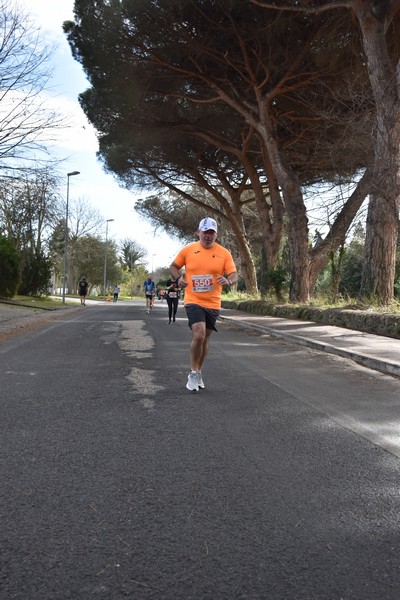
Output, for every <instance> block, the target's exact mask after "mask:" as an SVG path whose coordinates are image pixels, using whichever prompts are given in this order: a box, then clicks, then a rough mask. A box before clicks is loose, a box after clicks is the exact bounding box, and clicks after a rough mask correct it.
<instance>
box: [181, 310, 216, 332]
mask: <svg viewBox="0 0 400 600" xmlns="http://www.w3.org/2000/svg"><path fill="white" fill-rule="evenodd" d="M185 309H186V314H187V318H188V320H189V327H190V328H191V327H192V325H193V324H194V323H205V324H206V329H212V330H213V331H218V330H217V328H216V327H215V323H216V321H217V318H218V315H219V310H214V309H212V308H204V307H203V306H199V305H198V304H185Z"/></svg>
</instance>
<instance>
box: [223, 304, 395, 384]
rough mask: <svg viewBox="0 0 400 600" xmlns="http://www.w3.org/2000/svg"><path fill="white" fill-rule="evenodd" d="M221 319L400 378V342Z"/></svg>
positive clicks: (239, 317) (242, 316)
mask: <svg viewBox="0 0 400 600" xmlns="http://www.w3.org/2000/svg"><path fill="white" fill-rule="evenodd" d="M220 318H221V319H222V320H226V321H228V322H231V323H234V324H235V325H237V326H239V327H243V328H246V329H252V330H256V331H259V332H260V333H264V334H266V335H270V336H272V337H275V338H280V339H284V340H286V341H288V342H292V343H295V344H301V345H303V346H308V347H310V348H314V349H315V350H320V351H322V352H328V353H330V354H336V355H337V356H341V357H343V358H348V359H350V360H353V361H354V362H356V363H358V364H360V365H363V366H365V367H369V368H370V369H375V370H377V371H381V372H382V373H387V374H389V375H395V376H397V377H400V340H397V339H393V338H389V337H384V336H380V335H374V334H369V333H363V332H361V331H354V330H352V329H345V328H343V327H333V326H331V325H321V324H320V323H313V322H310V321H299V320H297V319H296V320H290V319H281V318H277V317H268V316H261V315H255V314H252V313H247V312H243V311H238V310H231V309H222V310H221V316H220Z"/></svg>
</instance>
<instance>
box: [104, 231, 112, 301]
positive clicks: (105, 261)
mask: <svg viewBox="0 0 400 600" xmlns="http://www.w3.org/2000/svg"><path fill="white" fill-rule="evenodd" d="M111 221H114V219H107V221H106V251H105V253H104V298H105V297H106V285H107V241H108V224H109V223H111Z"/></svg>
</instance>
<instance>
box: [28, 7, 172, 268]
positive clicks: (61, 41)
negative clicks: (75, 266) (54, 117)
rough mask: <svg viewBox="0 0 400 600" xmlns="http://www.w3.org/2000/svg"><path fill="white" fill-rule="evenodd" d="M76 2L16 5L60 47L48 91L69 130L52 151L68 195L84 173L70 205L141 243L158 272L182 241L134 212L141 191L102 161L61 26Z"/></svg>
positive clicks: (111, 233) (112, 233)
mask: <svg viewBox="0 0 400 600" xmlns="http://www.w3.org/2000/svg"><path fill="white" fill-rule="evenodd" d="M73 5H74V1H73V0H17V6H19V7H21V8H22V10H23V12H24V13H25V14H27V15H29V18H30V19H31V21H32V22H33V24H34V25H35V26H36V27H38V28H39V29H40V31H41V33H42V34H43V36H44V39H45V41H46V44H47V45H49V46H52V45H53V44H54V45H55V50H54V52H53V53H52V55H51V63H50V65H49V66H50V67H51V68H52V69H53V76H52V78H51V80H50V82H49V84H48V85H47V86H46V87H47V93H48V95H49V97H48V99H47V101H48V103H49V104H50V105H53V106H54V107H55V108H56V109H57V111H58V112H59V113H61V114H62V115H65V116H66V117H67V119H68V123H70V126H69V127H68V129H63V130H60V133H59V134H58V136H57V141H56V146H55V147H54V148H53V149H52V152H53V151H54V153H55V154H56V155H57V156H61V157H62V158H65V159H66V160H65V161H64V162H63V167H62V168H63V169H64V170H65V182H66V183H65V190H66V189H67V173H69V172H72V171H79V172H80V174H79V175H76V176H73V177H70V178H69V200H70V202H71V203H72V202H73V201H74V199H76V200H78V199H84V200H85V202H88V204H90V206H91V207H93V208H95V209H97V210H98V211H99V213H100V214H101V215H102V216H103V217H104V237H105V235H106V221H107V220H108V219H114V221H112V222H109V223H108V229H107V233H108V239H112V240H114V241H115V242H117V243H118V242H120V241H121V240H124V239H130V240H134V241H136V242H137V243H138V244H140V246H142V247H143V248H144V249H145V250H146V251H147V257H146V259H145V260H146V261H147V263H146V264H147V268H148V269H149V270H153V269H154V270H155V269H157V268H159V267H166V266H168V265H169V264H170V263H171V262H172V260H173V258H174V257H175V255H176V254H177V252H178V250H179V248H180V247H181V246H182V242H180V241H179V240H177V239H176V238H172V237H170V236H167V235H166V234H165V233H162V232H161V231H160V230H158V231H155V230H154V227H153V226H152V225H151V224H150V223H148V222H147V221H145V220H144V219H142V218H141V217H140V216H139V215H138V214H137V213H136V212H135V210H134V202H135V198H138V197H140V190H137V191H136V192H133V191H128V190H125V189H123V188H121V187H119V185H118V183H117V182H116V180H115V179H114V177H113V176H112V175H110V174H106V173H105V172H104V171H103V169H102V166H101V164H100V162H99V161H98V160H97V157H96V152H97V149H98V144H97V139H96V133H95V130H94V128H93V127H92V126H91V125H90V123H89V122H88V121H87V119H86V116H85V114H84V112H83V111H82V109H81V108H80V105H79V102H78V95H79V94H80V93H81V92H83V91H84V90H85V89H87V88H88V87H89V84H88V81H87V79H86V77H85V73H84V72H83V69H82V68H81V66H80V64H79V63H78V62H77V61H75V60H74V59H73V58H72V54H71V51H70V48H69V45H68V42H67V40H66V36H65V35H64V33H63V30H62V23H63V22H64V21H67V20H72V19H73Z"/></svg>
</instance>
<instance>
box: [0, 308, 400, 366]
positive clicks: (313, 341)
mask: <svg viewBox="0 0 400 600" xmlns="http://www.w3.org/2000/svg"><path fill="white" fill-rule="evenodd" d="M88 304H90V301H88ZM94 304H97V302H94ZM79 310H83V309H82V308H81V307H80V306H77V307H70V306H68V307H65V308H60V309H58V310H54V311H48V310H41V309H31V308H24V307H16V306H14V305H9V304H3V303H0V341H1V340H2V339H6V338H8V337H10V335H16V334H20V333H23V332H24V331H26V330H27V328H28V329H32V328H34V329H36V328H37V327H40V326H41V325H42V324H44V323H47V322H49V321H51V320H57V319H64V318H66V317H69V316H72V314H73V313H76V311H79ZM221 318H222V319H223V320H226V321H229V322H231V323H233V324H235V325H237V326H239V327H243V328H246V329H252V330H256V331H259V332H260V333H264V334H265V335H269V336H272V337H275V338H281V339H284V340H286V341H289V342H293V343H296V344H301V345H303V346H308V347H310V348H314V349H315V350H320V351H322V352H327V353H330V354H336V355H337V356H341V357H343V358H348V359H351V360H353V361H355V362H356V363H358V364H361V365H363V366H365V367H369V368H371V369H375V370H377V371H381V372H382V373H387V374H389V375H395V376H397V377H400V340H396V339H393V338H389V337H384V336H380V335H374V334H368V333H364V332H361V331H354V330H352V329H345V328H344V327H334V326H332V325H321V324H320V323H313V322H310V321H300V320H291V319H281V318H277V317H268V316H260V315H254V314H250V313H246V312H243V311H237V310H230V309H223V310H222V311H221Z"/></svg>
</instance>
